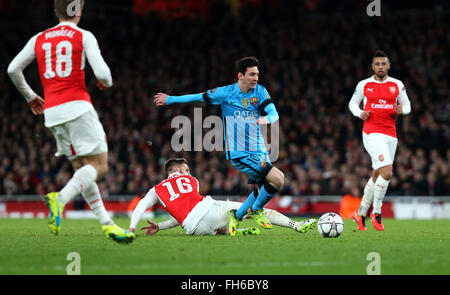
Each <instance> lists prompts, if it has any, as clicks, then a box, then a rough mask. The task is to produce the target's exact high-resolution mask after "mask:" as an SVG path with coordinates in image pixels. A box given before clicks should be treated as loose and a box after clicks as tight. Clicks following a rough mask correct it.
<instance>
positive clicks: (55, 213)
mask: <svg viewBox="0 0 450 295" xmlns="http://www.w3.org/2000/svg"><path fill="white" fill-rule="evenodd" d="M45 203H46V204H47V206H48V210H49V214H48V227H49V228H50V232H51V233H52V234H54V235H57V234H59V232H60V231H61V218H62V213H63V210H64V205H63V203H62V202H60V201H59V193H58V192H51V193H48V194H47V195H46V196H45Z"/></svg>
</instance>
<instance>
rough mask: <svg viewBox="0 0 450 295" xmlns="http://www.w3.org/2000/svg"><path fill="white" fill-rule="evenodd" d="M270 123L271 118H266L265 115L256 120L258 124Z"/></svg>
mask: <svg viewBox="0 0 450 295" xmlns="http://www.w3.org/2000/svg"><path fill="white" fill-rule="evenodd" d="M269 123H270V122H269V120H267V118H265V117H261V118H259V119H258V120H256V124H258V125H266V124H269Z"/></svg>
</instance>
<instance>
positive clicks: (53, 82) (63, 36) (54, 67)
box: [35, 24, 92, 109]
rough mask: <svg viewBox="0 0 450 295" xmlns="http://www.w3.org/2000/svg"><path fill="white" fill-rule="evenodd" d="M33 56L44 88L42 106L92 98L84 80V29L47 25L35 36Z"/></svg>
mask: <svg viewBox="0 0 450 295" xmlns="http://www.w3.org/2000/svg"><path fill="white" fill-rule="evenodd" d="M35 53H36V59H37V64H38V69H39V76H40V78H41V82H42V87H43V89H44V100H45V104H44V109H47V108H51V107H53V106H57V105H60V104H63V103H66V102H69V101H74V100H85V101H88V102H90V103H92V102H91V98H90V96H89V93H88V92H87V89H86V83H85V72H84V69H85V57H84V56H83V32H82V31H81V30H78V29H76V28H74V27H72V26H69V25H64V24H61V25H58V26H56V27H53V28H50V29H48V30H46V31H44V32H42V34H40V35H39V36H38V37H37V39H36V45H35Z"/></svg>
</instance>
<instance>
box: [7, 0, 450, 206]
mask: <svg viewBox="0 0 450 295" xmlns="http://www.w3.org/2000/svg"><path fill="white" fill-rule="evenodd" d="M14 2H16V3H22V4H23V3H24V2H27V1H23V0H22V1H14ZM28 2H33V1H28ZM125 2H127V3H130V1H125ZM228 2H230V1H228ZM250 2H254V3H248V4H243V5H241V6H240V7H239V9H238V10H236V7H234V9H231V8H230V6H229V3H227V1H213V3H212V4H211V3H210V4H209V7H208V11H207V13H206V14H204V11H202V14H200V15H198V16H196V17H189V18H183V17H180V18H176V19H170V18H169V19H167V17H164V18H161V17H159V16H158V14H155V13H148V14H144V15H142V14H141V15H139V16H138V15H136V14H133V9H131V8H127V7H126V6H121V5H118V6H111V7H113V8H114V7H115V9H112V8H110V9H109V10H107V11H104V10H101V9H99V8H98V7H94V8H95V9H94V8H92V10H91V11H90V12H89V8H90V6H89V4H86V7H85V13H84V15H83V18H82V21H81V23H80V24H79V26H80V27H82V28H84V29H87V30H90V31H91V32H93V33H94V35H95V36H96V37H97V39H98V41H99V44H100V48H101V51H102V55H103V56H104V58H105V61H106V62H107V63H108V65H109V66H110V68H111V71H112V75H113V79H114V87H113V88H111V89H108V90H106V91H103V92H101V91H99V90H98V89H97V88H96V87H95V84H96V80H95V77H94V75H93V74H92V71H91V70H90V69H88V70H87V73H86V77H87V78H86V84H87V86H88V91H89V93H90V94H91V96H92V101H93V103H94V106H95V108H96V110H97V112H98V113H99V116H100V119H101V122H102V124H103V126H104V129H105V131H106V134H107V137H108V146H109V159H108V161H109V173H108V174H107V175H106V176H105V177H104V178H103V179H102V180H100V181H99V182H98V183H99V187H100V190H101V192H102V194H103V196H104V197H106V198H107V197H108V196H109V195H138V194H144V193H145V192H147V191H148V189H149V188H151V187H152V186H153V185H155V184H157V183H159V182H160V181H161V180H162V179H164V178H165V174H164V171H163V167H162V165H163V163H164V162H165V160H167V159H168V158H170V157H173V156H177V157H180V156H182V157H185V158H186V159H187V160H188V161H189V163H190V164H191V167H192V174H193V175H194V176H195V177H197V178H198V179H199V181H200V190H201V193H202V194H203V195H206V194H210V195H246V194H248V193H249V192H250V191H251V190H252V189H253V188H252V187H251V186H250V185H248V184H247V176H245V175H244V174H243V173H240V172H238V170H237V169H235V168H234V167H233V166H232V165H231V164H230V162H229V161H227V160H226V158H225V153H224V152H206V151H201V152H182V153H175V152H174V151H173V150H172V148H171V138H172V135H173V134H174V133H175V129H173V128H171V121H172V118H174V116H177V115H187V116H189V117H191V118H192V117H193V110H194V108H195V107H202V108H203V109H202V115H203V117H206V116H209V115H220V109H219V108H218V107H211V106H206V105H204V104H195V105H170V106H166V107H163V108H156V107H155V106H154V105H153V95H154V94H155V93H157V92H166V93H168V94H173V95H181V94H188V93H199V92H203V91H205V90H208V89H211V88H214V87H217V86H223V85H227V84H231V83H234V82H235V81H236V74H235V72H234V62H235V61H236V60H237V59H239V58H241V57H243V56H255V57H257V58H258V59H259V60H260V63H261V65H260V83H261V84H263V85H264V86H265V87H266V88H267V89H268V91H269V93H270V95H271V97H272V98H273V99H274V100H275V105H276V107H277V110H278V113H279V115H280V148H279V149H280V153H279V157H278V160H277V161H275V162H274V163H273V164H274V166H276V167H278V168H279V169H281V170H282V171H283V172H284V173H285V176H286V179H285V185H284V187H283V189H282V190H281V191H280V192H279V194H280V195H292V196H305V195H343V194H345V193H348V192H352V193H353V194H354V195H358V194H361V192H362V190H363V188H364V185H365V183H366V181H367V180H368V178H369V177H370V175H371V173H372V168H371V162H370V158H369V156H368V154H367V152H366V151H365V149H364V147H363V145H362V139H361V132H362V131H361V129H362V125H363V121H362V120H360V119H358V118H355V117H354V116H353V115H352V114H351V112H350V111H349V110H348V102H349V100H350V98H351V96H352V94H353V91H354V89H355V87H356V84H357V83H358V81H360V80H362V79H364V78H366V77H368V76H370V75H371V72H370V63H371V57H372V55H373V53H374V52H375V50H377V49H382V50H384V51H386V52H387V53H388V55H389V56H390V60H391V63H392V64H391V70H390V73H389V74H390V75H391V76H392V77H395V78H398V79H400V80H402V81H403V82H404V84H405V86H406V91H407V94H408V96H409V99H410V101H411V105H412V112H411V113H410V114H409V115H407V116H400V117H399V118H398V120H397V133H398V139H399V143H398V147H397V152H396V157H395V163H394V176H393V178H392V181H391V183H390V187H389V190H388V192H387V195H390V196H402V195H417V196H435V195H450V173H449V169H450V149H449V140H450V128H449V111H450V100H449V97H450V90H449V83H448V82H449V81H448V73H449V72H450V66H449V59H448V57H449V56H450V23H449V22H448V19H449V18H450V10H448V9H447V8H445V9H440V10H437V9H433V8H429V9H421V10H415V11H408V10H396V11H391V12H385V13H383V15H382V16H380V17H368V16H367V15H365V14H364V12H362V11H349V12H345V11H341V12H339V13H330V12H329V11H326V12H322V11H320V9H310V8H308V6H306V3H308V2H311V3H312V2H320V1H286V2H289V5H283V2H284V1H250ZM260 2H263V3H260ZM18 5H19V4H18ZM129 6H130V7H131V4H130V5H129ZM134 8H136V7H134ZM319 8H320V7H319ZM308 9H309V10H308ZM0 13H1V19H2V21H1V22H0V26H1V27H2V31H3V32H5V34H3V36H2V46H1V47H0V62H1V65H2V69H1V71H0V93H1V94H2V97H1V99H0V126H1V127H0V180H1V181H0V195H2V194H6V195H11V194H39V195H44V194H45V193H47V192H49V191H58V190H60V189H61V188H62V187H63V186H64V185H65V183H66V182H67V181H68V180H69V179H70V177H71V175H72V173H73V171H72V168H71V166H70V163H69V161H67V159H65V158H56V157H55V156H54V153H55V152H56V144H55V141H54V139H53V137H52V135H51V133H50V131H49V130H47V129H46V128H45V127H44V124H43V117H42V116H33V115H32V113H31V111H30V109H29V107H28V105H27V104H26V102H25V100H24V98H23V97H22V96H21V95H20V94H19V92H18V91H17V90H16V89H15V87H14V86H13V85H12V83H11V82H10V80H9V78H8V76H7V73H6V67H7V65H8V64H9V62H10V61H11V60H12V58H13V57H14V56H15V55H16V54H17V53H18V52H19V51H20V50H21V49H22V47H23V46H24V45H25V43H26V42H27V41H28V40H29V38H31V37H32V36H33V35H34V34H36V33H37V32H39V31H40V30H43V29H45V28H47V27H50V26H53V25H54V24H55V23H56V21H57V20H56V18H55V17H54V16H53V14H52V13H53V10H52V1H50V4H48V5H34V6H33V7H30V8H28V9H23V8H21V7H19V8H18V6H14V5H12V6H11V7H1V5H0ZM25 77H26V78H27V81H28V82H29V84H30V85H31V86H32V87H33V89H34V90H35V91H37V93H41V94H42V88H41V86H40V81H39V77H38V75H37V66H36V63H35V62H34V63H32V64H31V65H30V66H29V67H28V68H27V69H26V70H25ZM206 131H207V130H206V129H205V130H204V133H205V132H206Z"/></svg>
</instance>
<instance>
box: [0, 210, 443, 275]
mask: <svg viewBox="0 0 450 295" xmlns="http://www.w3.org/2000/svg"><path fill="white" fill-rule="evenodd" d="M115 221H116V223H117V224H118V225H120V226H122V227H127V226H128V224H129V219H127V218H120V219H116V220H115ZM383 222H384V224H385V231H384V232H378V231H376V230H375V229H374V228H373V227H372V225H371V223H370V221H368V222H367V226H368V231H367V232H354V231H353V230H354V229H355V225H354V224H353V223H352V221H351V220H345V227H344V233H343V234H342V235H341V236H340V237H338V238H323V237H322V236H320V234H319V233H318V231H317V229H316V228H315V229H314V230H312V231H310V232H308V233H306V234H300V233H297V232H295V231H294V230H292V229H288V228H282V227H278V226H274V228H273V229H272V230H263V229H261V235H259V236H242V237H229V236H201V237H198V236H188V235H186V234H185V233H184V231H183V230H182V229H181V228H180V227H177V228H173V229H170V230H165V231H161V232H159V233H158V234H156V235H155V236H151V237H147V236H144V235H143V231H141V230H137V233H138V237H137V239H136V240H135V241H134V242H133V243H132V244H130V245H119V244H117V243H115V242H113V241H111V240H108V239H106V238H105V237H104V235H103V232H102V231H101V227H100V225H99V223H98V221H96V220H74V219H64V220H63V221H62V229H61V233H60V235H58V236H52V235H51V234H50V232H49V230H48V227H47V220H46V219H4V218H1V219H0V240H1V241H2V242H1V243H0V274H61V275H64V274H66V267H67V265H68V264H69V263H70V262H71V261H67V260H66V257H67V254H68V253H69V252H78V253H79V254H80V256H81V274H84V275H88V274H165V275H172V274H177V275H197V274H202V275H224V274H225V275H227V274H239V275H245V274H252V275H253V274H254V275H256V274H260V275H262V274H276V275H281V274H284V275H286V274H289V275H295V274H309V275H315V274H325V275H332V274H345V275H365V274H366V268H367V266H368V265H369V263H371V262H372V261H371V260H370V261H369V260H367V255H368V253H369V252H378V253H379V254H380V257H381V274H384V275H388V274H400V275H403V274H426V275H429V274H446V275H448V274H450V251H449V250H450V220H393V219H384V220H383ZM144 225H146V222H145V221H144V220H142V221H141V222H140V223H139V225H138V228H140V227H142V226H144ZM250 226H255V224H254V223H253V221H251V220H246V221H244V223H243V224H242V227H250Z"/></svg>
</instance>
